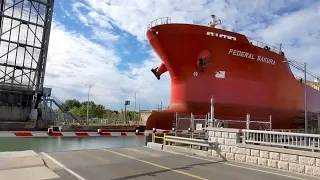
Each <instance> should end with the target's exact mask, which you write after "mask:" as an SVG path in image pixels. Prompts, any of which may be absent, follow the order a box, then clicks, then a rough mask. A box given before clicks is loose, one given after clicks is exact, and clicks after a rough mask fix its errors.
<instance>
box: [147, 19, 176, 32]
mask: <svg viewBox="0 0 320 180" xmlns="http://www.w3.org/2000/svg"><path fill="white" fill-rule="evenodd" d="M170 23H171V18H170V17H162V18H158V19H155V20H153V21H151V23H150V24H149V25H148V30H149V29H151V28H153V27H155V26H159V25H163V24H170Z"/></svg>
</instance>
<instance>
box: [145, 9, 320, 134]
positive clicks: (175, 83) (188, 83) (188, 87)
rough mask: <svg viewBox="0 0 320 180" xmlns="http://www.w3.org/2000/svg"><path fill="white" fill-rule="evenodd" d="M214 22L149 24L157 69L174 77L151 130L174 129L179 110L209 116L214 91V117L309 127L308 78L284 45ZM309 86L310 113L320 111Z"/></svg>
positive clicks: (319, 97)
mask: <svg viewBox="0 0 320 180" xmlns="http://www.w3.org/2000/svg"><path fill="white" fill-rule="evenodd" d="M220 24H221V21H219V20H218V19H217V18H216V17H215V16H214V15H212V21H211V22H210V23H209V24H208V25H197V24H183V23H171V19H170V18H159V19H157V20H155V21H153V22H152V23H150V24H149V26H148V30H147V34H146V35H147V39H148V41H149V44H150V45H151V47H152V49H153V50H154V51H155V52H156V54H157V55H158V56H159V58H160V59H161V61H162V62H161V63H160V65H159V66H158V67H156V68H154V69H152V70H151V71H152V73H153V74H154V75H155V77H156V78H157V79H158V80H160V79H161V76H162V75H163V74H164V73H166V72H168V73H169V75H170V79H171V95H170V96H171V97H170V106H169V108H168V109H166V110H161V111H154V112H153V113H152V114H151V115H150V116H149V118H148V120H147V124H146V129H152V128H157V129H171V128H172V126H173V121H174V119H175V117H174V115H175V113H182V114H188V113H193V114H196V115H205V114H208V112H210V99H211V97H212V96H213V97H214V100H215V104H214V109H215V110H214V111H215V112H214V118H217V119H222V120H223V119H227V120H245V117H246V114H247V113H249V114H250V115H251V119H252V120H257V121H259V120H268V119H269V117H270V115H271V116H272V128H273V129H292V128H301V127H304V109H305V108H304V105H305V98H304V92H305V91H304V88H305V87H304V81H303V80H302V79H297V78H296V77H295V75H294V74H293V72H292V71H291V68H290V64H289V62H290V61H289V60H288V59H287V58H286V55H285V53H284V52H283V51H282V48H281V46H280V47H279V48H275V47H272V46H269V45H267V44H265V43H262V42H258V41H253V40H251V39H249V38H247V37H246V36H245V35H243V34H239V33H236V32H231V31H227V30H224V29H222V28H218V25H220ZM316 87H317V88H318V89H317V88H315V87H314V85H313V87H312V86H309V85H307V87H306V92H307V100H306V102H307V103H306V104H307V112H308V118H309V119H310V118H312V117H314V116H315V115H317V113H318V112H319V110H320V91H319V86H318V85H317V86H316Z"/></svg>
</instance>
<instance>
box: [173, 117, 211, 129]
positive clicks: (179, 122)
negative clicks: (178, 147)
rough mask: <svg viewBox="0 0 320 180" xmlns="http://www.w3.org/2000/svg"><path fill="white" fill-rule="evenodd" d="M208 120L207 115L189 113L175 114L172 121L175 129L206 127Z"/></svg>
mask: <svg viewBox="0 0 320 180" xmlns="http://www.w3.org/2000/svg"><path fill="white" fill-rule="evenodd" d="M207 122H208V116H207V115H193V114H192V113H191V114H178V113H176V114H175V121H174V122H173V125H172V126H173V128H175V129H176V130H187V129H189V128H190V129H191V130H201V129H202V128H204V127H206V125H207Z"/></svg>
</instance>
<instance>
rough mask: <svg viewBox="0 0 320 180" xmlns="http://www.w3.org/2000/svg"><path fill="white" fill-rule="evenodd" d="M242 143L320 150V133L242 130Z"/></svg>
mask: <svg viewBox="0 0 320 180" xmlns="http://www.w3.org/2000/svg"><path fill="white" fill-rule="evenodd" d="M242 132H243V135H242V143H245V144H252V143H256V144H260V145H271V146H278V147H292V148H299V149H309V150H310V149H311V150H320V147H319V145H320V135H317V134H304V133H291V132H274V131H258V130H247V129H243V130H242Z"/></svg>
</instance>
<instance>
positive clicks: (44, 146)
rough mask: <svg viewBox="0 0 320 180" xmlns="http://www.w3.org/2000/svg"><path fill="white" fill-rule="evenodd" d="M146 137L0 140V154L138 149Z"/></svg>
mask: <svg viewBox="0 0 320 180" xmlns="http://www.w3.org/2000/svg"><path fill="white" fill-rule="evenodd" d="M145 140H146V137H144V136H138V137H134V136H133V137H130V136H127V137H51V138H50V137H49V138H48V137H43V138H42V137H35V138H30V137H26V138H22V137H21V138H20V137H19V138H17V137H5V138H0V152H4V151H24V150H34V151H35V152H57V151H69V150H82V149H99V148H123V147H139V146H144V145H145Z"/></svg>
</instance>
